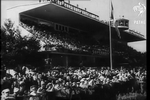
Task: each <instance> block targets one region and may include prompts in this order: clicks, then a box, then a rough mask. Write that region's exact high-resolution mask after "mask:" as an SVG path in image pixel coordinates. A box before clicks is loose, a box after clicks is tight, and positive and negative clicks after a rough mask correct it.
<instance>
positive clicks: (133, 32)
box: [128, 29, 144, 37]
mask: <svg viewBox="0 0 150 100" xmlns="http://www.w3.org/2000/svg"><path fill="white" fill-rule="evenodd" d="M128 32H130V33H132V34H135V35H138V36H140V37H144V35H142V34H140V33H138V32H135V31H134V30H131V29H129V30H128Z"/></svg>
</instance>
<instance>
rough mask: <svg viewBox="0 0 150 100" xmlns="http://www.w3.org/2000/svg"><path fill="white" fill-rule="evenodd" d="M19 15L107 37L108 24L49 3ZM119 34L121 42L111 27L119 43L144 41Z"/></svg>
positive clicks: (124, 33)
mask: <svg viewBox="0 0 150 100" xmlns="http://www.w3.org/2000/svg"><path fill="white" fill-rule="evenodd" d="M20 14H24V15H28V16H31V17H34V18H37V19H43V20H46V21H50V22H54V23H59V24H62V25H66V26H70V27H73V28H77V29H80V30H83V31H88V32H89V33H91V35H96V34H100V35H101V36H106V37H108V36H109V26H108V24H105V23H103V22H101V21H99V20H96V19H93V18H90V17H88V16H85V15H83V14H80V13H78V12H75V11H73V10H70V9H67V8H65V7H63V6H60V5H57V4H55V3H51V2H50V3H48V4H46V5H43V6H40V7H37V8H33V9H30V10H27V11H24V12H21V13H20ZM120 33H121V37H122V38H121V40H120V39H119V38H118V35H117V32H116V30H115V28H114V27H112V38H114V39H118V40H119V41H125V42H133V41H141V40H145V39H144V38H142V37H139V36H136V35H133V34H129V33H128V32H125V31H120Z"/></svg>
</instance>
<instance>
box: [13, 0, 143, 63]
mask: <svg viewBox="0 0 150 100" xmlns="http://www.w3.org/2000/svg"><path fill="white" fill-rule="evenodd" d="M33 6H34V7H33ZM21 8H22V9H23V8H24V10H22V11H21V12H19V13H18V16H19V17H17V18H19V21H18V22H19V25H20V26H21V27H23V28H24V29H26V30H27V31H29V32H30V33H31V34H33V35H34V36H36V37H37V39H39V40H41V41H42V43H43V44H44V45H43V47H42V48H44V49H43V50H41V51H39V53H43V54H44V55H45V56H44V57H48V58H51V59H52V65H55V66H58V65H61V66H78V65H81V66H100V65H108V66H109V30H108V29H109V28H108V27H109V25H108V23H109V22H108V21H103V20H100V18H99V16H98V15H96V14H93V13H91V12H88V11H87V10H86V9H81V8H79V7H77V6H74V5H71V4H70V3H67V2H64V1H58V0H57V1H56V2H55V1H47V2H40V3H38V4H35V5H24V6H19V7H16V8H15V9H21ZM111 30H112V45H113V57H114V58H116V59H117V58H118V59H120V58H122V59H125V58H126V59H128V57H129V55H130V54H135V53H137V52H136V51H135V50H133V49H132V48H131V47H128V46H127V43H128V42H133V41H141V40H145V38H144V36H143V35H141V34H140V33H137V32H135V31H133V30H131V29H127V30H120V35H121V39H120V38H118V35H117V32H116V29H115V26H114V25H113V24H112V26H111ZM117 62H118V61H117ZM120 63H121V59H120Z"/></svg>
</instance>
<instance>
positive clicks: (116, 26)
mask: <svg viewBox="0 0 150 100" xmlns="http://www.w3.org/2000/svg"><path fill="white" fill-rule="evenodd" d="M110 20H114V7H113V4H112V2H111V15H110ZM118 25H119V23H118V22H115V28H116V31H117V33H118V37H119V38H120V39H121V36H120V31H119V29H118Z"/></svg>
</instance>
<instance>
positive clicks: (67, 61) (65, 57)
mask: <svg viewBox="0 0 150 100" xmlns="http://www.w3.org/2000/svg"><path fill="white" fill-rule="evenodd" d="M65 58H66V67H68V56H67V55H66V57H65Z"/></svg>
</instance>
